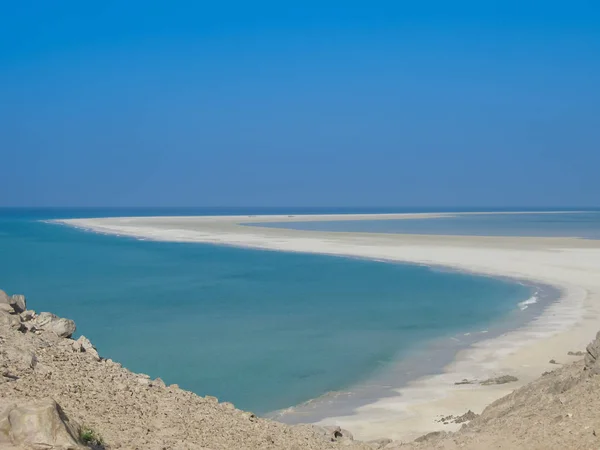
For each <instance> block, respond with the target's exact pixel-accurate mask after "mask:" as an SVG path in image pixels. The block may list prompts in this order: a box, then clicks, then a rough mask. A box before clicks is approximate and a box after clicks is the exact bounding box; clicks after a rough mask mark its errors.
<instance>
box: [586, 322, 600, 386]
mask: <svg viewBox="0 0 600 450" xmlns="http://www.w3.org/2000/svg"><path fill="white" fill-rule="evenodd" d="M585 350H586V352H587V353H586V355H585V358H584V363H585V370H589V371H591V373H592V374H594V375H597V374H599V373H600V365H599V364H598V358H600V331H599V332H598V334H596V339H594V340H593V341H592V342H590V343H589V344H588V346H587V347H586V348H585Z"/></svg>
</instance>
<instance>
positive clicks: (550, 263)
mask: <svg viewBox="0 0 600 450" xmlns="http://www.w3.org/2000/svg"><path fill="white" fill-rule="evenodd" d="M445 216H448V215H447V214H424V215H420V214H409V215H400V214H390V215H342V216H334V215H328V216H302V217H301V216H263V217H248V216H243V217H242V216H238V217H155V218H105V219H73V220H65V221H62V222H63V223H66V224H68V225H71V226H76V227H81V228H85V229H89V230H93V231H97V232H102V233H109V234H117V235H124V236H134V237H138V238H143V239H154V240H165V241H179V242H205V243H215V244H225V245H235V246H241V247H251V248H260V249H271V250H281V251H298V252H307V253H322V254H331V255H343V256H355V257H365V258H373V259H384V260H391V261H403V262H412V263H420V264H428V265H439V266H446V267H451V268H454V269H459V270H465V271H469V272H473V273H479V274H486V275H495V276H504V277H512V278H517V279H521V280H523V279H527V280H531V281H534V282H539V283H544V284H549V285H552V286H555V287H557V288H559V289H560V290H561V291H562V296H561V298H560V300H559V301H558V302H555V303H553V304H552V305H550V306H549V307H548V308H546V310H545V311H544V312H543V314H542V315H541V316H539V317H538V318H537V319H535V320H534V321H533V322H532V323H530V324H529V325H528V326H526V327H524V328H521V329H518V330H515V331H511V332H509V333H506V334H504V335H502V336H500V337H498V338H495V339H489V340H487V341H481V342H479V343H477V344H476V345H474V346H473V347H472V348H470V349H468V350H465V351H463V352H461V353H460V354H459V355H458V357H457V359H456V360H455V361H454V362H453V363H452V364H450V365H449V366H448V367H446V368H445V369H444V372H443V373H441V374H439V375H436V376H432V377H427V378H423V379H420V380H416V381H415V382H413V383H411V384H410V385H409V386H408V387H406V388H403V389H398V391H397V394H398V395H397V396H394V397H388V398H385V399H379V400H376V401H374V402H373V403H371V404H368V405H365V406H363V407H360V408H358V409H357V410H355V412H354V414H353V415H349V416H344V417H330V418H327V419H325V420H323V421H322V423H323V424H328V425H340V426H342V427H343V428H347V429H349V430H351V431H352V432H353V433H354V435H355V437H357V438H358V439H362V440H369V439H376V438H380V437H389V438H392V439H401V440H410V439H412V438H415V437H417V436H420V435H422V434H424V433H426V432H430V431H434V430H446V431H451V430H453V429H456V428H458V427H459V426H460V425H458V424H455V425H444V424H441V423H439V422H437V421H436V419H437V418H439V416H440V415H451V414H452V415H461V414H463V413H465V412H466V411H467V410H468V409H471V410H473V411H475V412H476V413H479V412H481V411H482V410H483V409H484V407H485V406H486V405H488V404H489V403H490V402H492V401H494V400H496V399H498V398H500V397H502V396H504V395H506V394H508V393H510V392H512V391H513V390H514V389H515V388H518V387H520V386H522V385H524V384H525V383H528V382H530V381H532V380H534V379H535V378H538V377H539V376H540V375H541V374H542V373H543V372H544V371H547V370H550V369H552V368H555V367H556V366H555V365H552V364H550V363H549V360H550V359H555V360H557V361H558V362H570V360H569V357H567V356H566V354H567V352H568V351H571V350H582V349H584V347H585V345H586V344H587V343H588V342H589V340H590V338H591V337H592V336H593V335H594V334H595V332H596V331H597V329H598V328H599V325H600V320H599V319H600V276H599V274H600V241H593V240H584V239H576V238H532V237H527V238H525V237H475V236H474V237H470V236H424V235H401V234H374V233H332V232H316V231H298V230H289V229H276V228H266V227H258V226H252V227H251V226H242V225H240V224H241V223H261V222H262V223H264V222H283V221H290V222H294V221H301V220H302V221H306V220H310V221H316V220H365V219H368V220H376V219H381V220H385V219H402V218H407V219H409V218H431V219H435V218H437V217H445ZM572 359H573V358H571V360H572ZM505 374H510V375H514V376H516V377H517V378H518V379H519V381H518V382H515V383H509V384H506V385H492V386H480V385H460V386H457V385H455V384H454V383H455V382H456V381H460V380H462V379H464V378H467V379H472V378H477V379H485V378H488V377H491V376H498V375H505Z"/></svg>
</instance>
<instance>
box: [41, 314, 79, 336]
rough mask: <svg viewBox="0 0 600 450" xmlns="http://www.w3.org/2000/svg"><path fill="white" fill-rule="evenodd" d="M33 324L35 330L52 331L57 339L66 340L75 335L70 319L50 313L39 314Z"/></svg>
mask: <svg viewBox="0 0 600 450" xmlns="http://www.w3.org/2000/svg"><path fill="white" fill-rule="evenodd" d="M33 322H34V323H35V326H36V328H38V329H41V330H46V331H52V332H54V333H55V334H56V335H57V336H59V337H63V338H68V337H71V336H72V335H73V333H75V322H73V321H72V320H70V319H64V318H62V317H58V316H56V315H54V314H52V313H48V312H43V313H40V314H39V315H38V316H37V317H36V318H35V319H34V320H33Z"/></svg>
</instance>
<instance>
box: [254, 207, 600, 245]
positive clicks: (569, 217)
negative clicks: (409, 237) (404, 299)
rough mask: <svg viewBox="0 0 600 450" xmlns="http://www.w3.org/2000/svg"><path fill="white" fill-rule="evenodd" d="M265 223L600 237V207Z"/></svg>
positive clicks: (340, 228) (383, 230)
mask: <svg viewBox="0 0 600 450" xmlns="http://www.w3.org/2000/svg"><path fill="white" fill-rule="evenodd" d="M261 226H266V227H275V228H290V229H295V230H311V231H346V232H358V233H406V234H445V235H461V236H542V237H550V236H554V237H580V238H586V239H600V211H585V212H571V213H559V214H541V213H537V214H536V213H533V214H477V215H463V216H455V217H442V218H438V219H411V220H398V219H391V220H348V221H325V222H297V223H283V222H282V223H267V224H261Z"/></svg>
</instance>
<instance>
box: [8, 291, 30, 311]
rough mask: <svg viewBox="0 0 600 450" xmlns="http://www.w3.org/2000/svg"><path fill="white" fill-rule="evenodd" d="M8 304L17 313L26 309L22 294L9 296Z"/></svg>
mask: <svg viewBox="0 0 600 450" xmlns="http://www.w3.org/2000/svg"><path fill="white" fill-rule="evenodd" d="M10 304H11V305H12V307H13V309H14V310H15V312H16V313H17V314H20V313H22V312H23V311H25V310H26V309H27V303H26V302H25V296H24V295H13V296H12V297H11V298H10Z"/></svg>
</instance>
